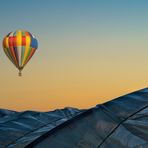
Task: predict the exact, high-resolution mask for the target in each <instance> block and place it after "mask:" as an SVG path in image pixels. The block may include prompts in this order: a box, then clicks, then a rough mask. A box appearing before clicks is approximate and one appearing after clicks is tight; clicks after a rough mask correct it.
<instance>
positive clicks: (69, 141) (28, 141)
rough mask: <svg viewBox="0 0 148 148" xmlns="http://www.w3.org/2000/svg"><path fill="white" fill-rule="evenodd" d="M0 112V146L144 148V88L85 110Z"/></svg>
mask: <svg viewBox="0 0 148 148" xmlns="http://www.w3.org/2000/svg"><path fill="white" fill-rule="evenodd" d="M1 112H2V113H1V115H0V116H1V117H0V145H1V147H37V148H148V88H146V89H142V90H139V91H136V92H133V93H131V94H128V95H125V96H122V97H119V98H117V99H115V100H112V101H109V102H107V103H104V104H100V105H97V106H96V107H94V108H91V109H88V110H77V109H72V108H67V109H64V110H57V111H55V112H46V113H38V112H24V113H18V112H11V111H10V113H7V111H1ZM5 112H6V113H5ZM8 112H9V111H8ZM59 113H60V115H59ZM3 114H4V115H3ZM7 114H8V115H7ZM9 114H10V117H9ZM23 114H24V115H23ZM9 118H11V119H9Z"/></svg>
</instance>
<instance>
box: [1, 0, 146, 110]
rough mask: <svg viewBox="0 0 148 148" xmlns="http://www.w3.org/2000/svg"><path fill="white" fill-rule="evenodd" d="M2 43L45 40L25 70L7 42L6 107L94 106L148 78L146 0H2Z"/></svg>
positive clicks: (143, 84)
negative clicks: (23, 37)
mask: <svg viewBox="0 0 148 148" xmlns="http://www.w3.org/2000/svg"><path fill="white" fill-rule="evenodd" d="M0 3H1V4H0V20H1V21H0V42H1V43H2V40H3V38H4V36H5V35H7V34H8V33H9V32H11V31H15V30H17V29H22V30H27V31H29V32H31V33H32V34H34V35H35V36H36V38H37V40H38V43H39V47H38V49H37V51H36V53H35V54H34V56H33V57H32V59H31V60H30V61H29V63H28V64H27V65H26V67H25V68H24V69H23V76H22V77H18V70H17V69H16V68H15V67H14V65H13V64H12V63H11V62H10V61H9V59H8V58H7V57H6V56H5V53H4V51H3V48H2V46H0V68H1V70H0V108H3V109H4V108H5V109H10V110H17V111H23V110H38V111H49V110H54V109H57V108H64V107H76V108H90V107H93V106H95V105H97V104H101V103H103V102H106V101H109V100H112V99H114V98H117V97H119V96H122V95H124V94H127V93H130V92H132V91H136V90H138V89H142V88H145V87H147V85H148V77H147V76H148V17H147V16H148V1H147V0H13V1H11V0H0Z"/></svg>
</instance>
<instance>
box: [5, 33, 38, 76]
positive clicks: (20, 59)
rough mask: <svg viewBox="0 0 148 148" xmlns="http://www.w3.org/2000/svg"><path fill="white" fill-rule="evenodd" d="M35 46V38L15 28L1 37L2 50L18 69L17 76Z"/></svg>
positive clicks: (36, 46)
mask: <svg viewBox="0 0 148 148" xmlns="http://www.w3.org/2000/svg"><path fill="white" fill-rule="evenodd" d="M37 48H38V42H37V39H36V38H35V37H34V36H33V35H32V34H31V33H29V32H28V31H22V30H16V31H15V32H10V33H9V34H8V35H7V36H6V37H4V39H3V49H4V52H5V54H6V56H7V57H8V58H9V60H10V61H11V62H12V63H13V64H14V65H15V66H16V68H17V69H18V70H19V76H21V75H22V74H21V71H22V70H23V68H24V66H25V65H26V64H27V63H28V61H29V60H30V59H31V58H32V56H33V55H34V53H35V51H36V49H37Z"/></svg>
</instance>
